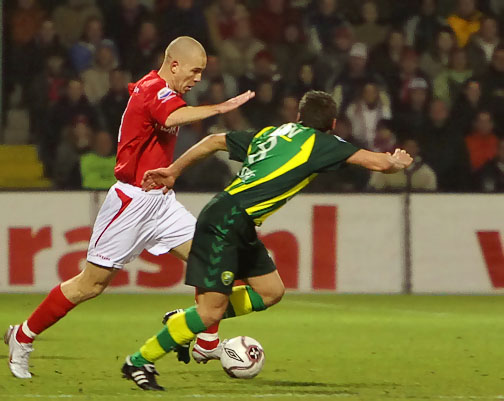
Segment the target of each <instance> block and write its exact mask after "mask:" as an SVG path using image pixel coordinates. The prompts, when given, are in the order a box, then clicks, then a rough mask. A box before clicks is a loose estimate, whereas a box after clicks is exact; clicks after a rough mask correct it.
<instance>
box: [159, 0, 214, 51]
mask: <svg viewBox="0 0 504 401" xmlns="http://www.w3.org/2000/svg"><path fill="white" fill-rule="evenodd" d="M158 28H159V31H160V35H161V38H162V41H163V43H170V42H171V41H172V40H173V39H175V38H177V37H179V36H191V37H192V38H194V39H196V40H197V41H199V42H200V43H201V44H202V45H203V47H204V48H205V49H207V51H209V50H213V49H212V48H211V46H210V40H209V35H208V25H207V21H206V19H205V14H204V13H203V10H202V9H201V7H197V6H196V5H195V4H194V0H174V1H173V4H172V5H171V6H170V7H168V8H167V10H166V12H165V13H163V14H161V15H160V19H159V23H158Z"/></svg>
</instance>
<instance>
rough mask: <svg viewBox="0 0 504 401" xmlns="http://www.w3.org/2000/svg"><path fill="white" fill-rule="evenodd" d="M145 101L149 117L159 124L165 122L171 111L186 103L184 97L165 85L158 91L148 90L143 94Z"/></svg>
mask: <svg viewBox="0 0 504 401" xmlns="http://www.w3.org/2000/svg"><path fill="white" fill-rule="evenodd" d="M145 103H146V106H147V109H148V111H149V113H150V115H151V117H152V118H153V119H154V120H156V121H157V122H158V123H159V124H164V123H166V119H167V118H168V117H169V115H170V114H171V113H173V112H174V111H175V110H177V109H179V108H181V107H184V106H185V105H186V102H184V99H182V98H181V97H180V96H179V95H178V94H177V93H176V92H174V91H173V90H171V89H170V88H168V87H166V86H165V87H163V88H161V89H159V90H158V91H155V90H153V91H148V92H147V93H146V95H145Z"/></svg>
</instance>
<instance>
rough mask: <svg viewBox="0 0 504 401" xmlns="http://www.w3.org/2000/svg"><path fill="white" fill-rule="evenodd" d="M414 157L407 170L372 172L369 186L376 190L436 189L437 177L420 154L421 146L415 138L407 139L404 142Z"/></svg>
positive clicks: (405, 148) (406, 148)
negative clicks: (391, 172) (385, 172)
mask: <svg viewBox="0 0 504 401" xmlns="http://www.w3.org/2000/svg"><path fill="white" fill-rule="evenodd" d="M402 149H404V150H406V152H408V153H409V154H410V155H411V157H412V158H413V163H412V164H411V166H409V167H408V168H407V169H406V170H402V171H400V172H398V173H395V174H380V173H377V172H373V173H371V178H370V180H369V186H370V187H371V188H372V189H374V190H375V191H398V190H408V191H435V190H436V189H437V178H436V173H435V172H434V170H433V169H432V168H431V167H429V165H428V164H426V163H424V161H423V159H422V157H421V156H420V147H419V146H418V142H417V141H416V140H415V139H406V140H405V141H404V142H403V144H402Z"/></svg>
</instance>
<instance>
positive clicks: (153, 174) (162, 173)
mask: <svg viewBox="0 0 504 401" xmlns="http://www.w3.org/2000/svg"><path fill="white" fill-rule="evenodd" d="M176 179H177V176H176V175H175V173H174V172H173V171H172V170H171V169H170V167H168V168H158V169H155V170H148V171H146V172H145V174H144V176H143V179H142V189H143V190H144V191H145V192H149V191H150V190H151V189H155V188H159V187H161V186H163V187H164V188H163V193H164V194H166V193H167V192H168V191H169V190H170V189H172V188H173V186H174V185H175V180H176Z"/></svg>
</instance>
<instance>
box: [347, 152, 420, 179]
mask: <svg viewBox="0 0 504 401" xmlns="http://www.w3.org/2000/svg"><path fill="white" fill-rule="evenodd" d="M347 163H350V164H357V165H359V166H362V167H365V168H367V169H368V170H372V171H380V172H382V173H385V174H393V173H397V172H398V171H400V170H403V169H405V168H408V167H409V166H410V165H411V163H413V158H412V157H411V156H410V155H409V154H408V153H407V152H406V151H405V150H402V149H396V150H395V152H394V154H393V155H392V154H390V153H388V152H387V153H377V152H370V151H368V150H364V149H361V150H359V151H357V152H355V153H354V154H353V155H352V156H350V157H349V158H348V159H347Z"/></svg>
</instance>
